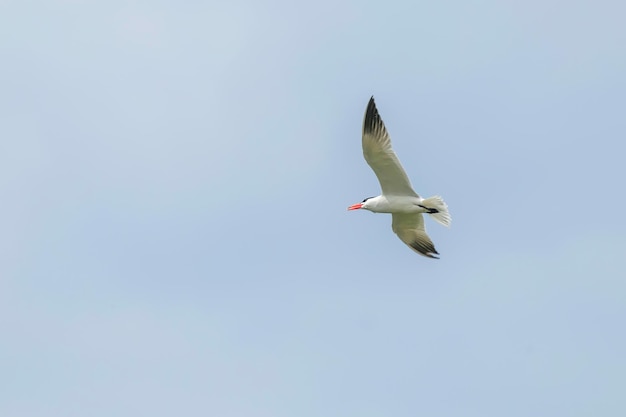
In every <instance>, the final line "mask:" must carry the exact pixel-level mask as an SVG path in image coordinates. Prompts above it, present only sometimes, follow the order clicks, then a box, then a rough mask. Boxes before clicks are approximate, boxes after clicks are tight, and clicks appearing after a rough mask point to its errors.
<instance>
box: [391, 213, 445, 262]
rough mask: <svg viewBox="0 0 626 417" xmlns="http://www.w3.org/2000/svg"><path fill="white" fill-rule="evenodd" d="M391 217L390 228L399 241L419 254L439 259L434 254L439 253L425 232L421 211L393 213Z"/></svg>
mask: <svg viewBox="0 0 626 417" xmlns="http://www.w3.org/2000/svg"><path fill="white" fill-rule="evenodd" d="M392 219H393V220H392V222H391V228H392V229H393V232H394V233H395V234H397V235H398V237H399V238H400V240H401V241H403V242H404V243H406V244H407V245H408V246H409V247H410V248H411V249H413V250H414V251H415V252H417V253H419V254H420V255H424V256H427V257H429V258H435V259H439V258H438V257H437V256H435V255H439V252H437V250H436V249H435V245H434V244H433V242H432V240H430V238H429V237H428V235H427V234H426V229H425V228H424V218H423V217H422V214H421V213H410V214H405V213H393V214H392Z"/></svg>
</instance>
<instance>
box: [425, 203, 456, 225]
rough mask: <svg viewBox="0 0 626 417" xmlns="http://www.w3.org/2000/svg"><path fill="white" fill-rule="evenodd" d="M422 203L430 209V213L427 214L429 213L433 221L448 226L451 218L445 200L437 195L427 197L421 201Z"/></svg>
mask: <svg viewBox="0 0 626 417" xmlns="http://www.w3.org/2000/svg"><path fill="white" fill-rule="evenodd" d="M422 204H423V205H424V207H426V208H428V209H431V211H432V213H428V214H430V215H431V216H432V218H433V219H435V221H437V222H438V223H441V224H443V225H444V226H446V227H449V226H450V222H451V221H452V218H451V217H450V212H449V211H448V205H447V204H446V203H445V201H443V198H441V197H440V196H438V195H436V196H433V197H428V198H426V199H424V201H422Z"/></svg>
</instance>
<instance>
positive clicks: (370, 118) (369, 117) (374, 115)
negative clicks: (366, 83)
mask: <svg viewBox="0 0 626 417" xmlns="http://www.w3.org/2000/svg"><path fill="white" fill-rule="evenodd" d="M379 119H380V115H379V114H378V110H377V109H376V103H375V102H374V96H372V98H370V101H369V103H367V110H365V119H364V120H363V133H370V132H372V131H373V130H374V127H375V126H376V124H378V123H380V122H379Z"/></svg>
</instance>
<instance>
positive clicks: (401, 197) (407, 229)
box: [348, 96, 452, 259]
mask: <svg viewBox="0 0 626 417" xmlns="http://www.w3.org/2000/svg"><path fill="white" fill-rule="evenodd" d="M362 146H363V156H364V157H365V161H366V162H367V163H368V165H369V166H370V167H371V168H372V170H373V171H374V173H375V174H376V177H378V182H379V183H380V188H381V190H382V193H381V195H379V196H377V197H368V198H366V199H364V200H363V201H362V202H360V203H356V204H353V205H351V206H349V207H348V210H359V209H364V210H369V211H371V212H374V213H391V219H392V220H391V228H392V230H393V232H394V233H395V234H396V235H398V237H399V238H400V240H401V241H402V242H404V243H405V244H406V245H407V246H409V247H410V248H411V249H413V250H414V251H415V252H417V253H418V254H420V255H423V256H426V257H428V258H433V259H439V257H438V256H437V255H439V252H437V250H436V249H435V245H434V244H433V242H432V240H431V239H430V237H429V236H428V234H426V228H425V226H424V217H423V216H422V214H424V213H426V214H428V215H430V216H431V217H432V218H433V219H434V220H435V221H437V222H438V223H441V224H442V225H444V226H446V227H449V226H450V222H451V220H452V218H451V217H450V212H449V211H448V205H447V204H446V203H445V202H444V201H443V198H441V197H440V196H438V195H436V196H433V197H428V198H422V197H420V195H419V194H417V193H416V192H415V191H414V190H413V186H412V185H411V181H410V180H409V177H408V176H407V174H406V172H405V171H404V168H402V164H400V160H399V159H398V157H397V156H396V153H395V152H394V151H393V149H392V147H391V138H390V136H389V133H388V132H387V129H386V128H385V124H384V123H383V120H382V118H381V117H380V114H379V113H378V109H377V108H376V103H375V102H374V97H373V96H372V97H371V98H370V101H369V103H368V104H367V109H366V110H365V117H364V118H363V136H362Z"/></svg>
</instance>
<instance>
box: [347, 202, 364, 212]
mask: <svg viewBox="0 0 626 417" xmlns="http://www.w3.org/2000/svg"><path fill="white" fill-rule="evenodd" d="M361 207H363V203H356V204H353V205H351V206H350V207H348V210H358V209H360V208H361Z"/></svg>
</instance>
